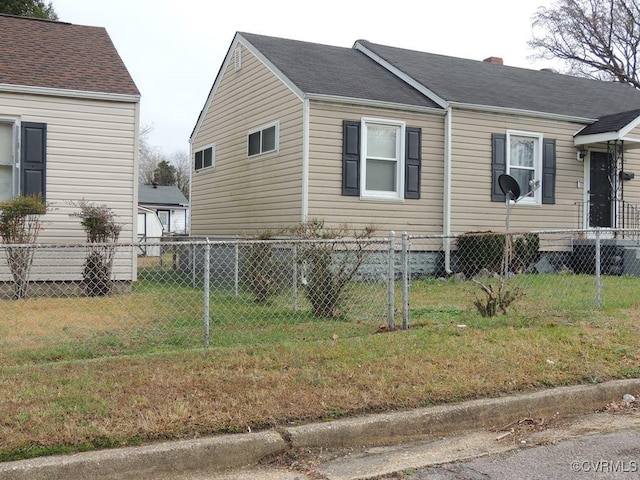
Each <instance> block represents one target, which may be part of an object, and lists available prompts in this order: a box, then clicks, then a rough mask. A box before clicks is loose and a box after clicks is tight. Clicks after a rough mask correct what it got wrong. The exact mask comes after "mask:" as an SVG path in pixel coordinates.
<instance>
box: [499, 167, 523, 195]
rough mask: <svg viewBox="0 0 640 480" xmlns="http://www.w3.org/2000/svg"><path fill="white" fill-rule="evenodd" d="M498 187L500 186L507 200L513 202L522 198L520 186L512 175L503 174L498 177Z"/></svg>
mask: <svg viewBox="0 0 640 480" xmlns="http://www.w3.org/2000/svg"><path fill="white" fill-rule="evenodd" d="M498 185H499V186H500V190H502V193H504V194H505V195H506V196H507V198H510V199H511V200H517V199H518V198H520V185H518V182H517V181H516V179H515V178H513V177H512V176H511V175H509V174H506V173H503V174H502V175H500V176H499V177H498Z"/></svg>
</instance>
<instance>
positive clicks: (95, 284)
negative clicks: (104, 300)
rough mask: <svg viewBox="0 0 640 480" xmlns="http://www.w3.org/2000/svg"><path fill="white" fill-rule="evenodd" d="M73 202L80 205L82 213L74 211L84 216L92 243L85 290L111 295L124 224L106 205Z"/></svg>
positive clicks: (86, 230) (85, 266)
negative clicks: (114, 265) (117, 248)
mask: <svg viewBox="0 0 640 480" xmlns="http://www.w3.org/2000/svg"><path fill="white" fill-rule="evenodd" d="M71 204H72V205H74V206H77V207H78V208H80V212H79V213H73V214H71V215H72V216H74V217H78V218H80V219H81V220H80V224H81V225H82V228H83V229H84V231H85V233H86V235H87V242H89V244H90V246H89V247H88V250H87V257H86V259H85V262H84V267H83V270H82V279H83V283H84V286H85V292H86V294H87V295H88V296H90V297H95V296H104V295H109V293H111V289H112V287H113V282H112V280H111V272H112V270H113V258H114V256H115V242H117V241H118V237H119V236H120V232H121V230H122V225H120V224H118V223H116V221H115V214H114V213H113V212H112V211H111V209H110V208H109V207H107V206H106V205H94V204H92V203H89V202H87V201H86V200H81V201H79V202H77V203H73V202H71Z"/></svg>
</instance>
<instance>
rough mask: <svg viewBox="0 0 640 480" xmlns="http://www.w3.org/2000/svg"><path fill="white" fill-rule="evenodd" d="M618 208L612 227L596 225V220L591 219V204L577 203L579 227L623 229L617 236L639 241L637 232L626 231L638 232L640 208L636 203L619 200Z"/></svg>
mask: <svg viewBox="0 0 640 480" xmlns="http://www.w3.org/2000/svg"><path fill="white" fill-rule="evenodd" d="M616 203H617V208H616V215H614V216H612V218H611V223H612V224H611V225H596V222H594V219H593V218H592V217H591V202H589V201H587V202H575V205H576V206H577V207H578V225H579V228H580V229H584V230H587V229H590V228H595V227H601V228H607V227H610V228H616V229H621V230H620V231H618V233H617V236H619V237H620V238H629V239H632V240H639V239H640V235H639V234H638V232H637V231H634V232H627V231H626V230H628V229H631V230H637V229H638V228H640V207H638V204H636V203H630V202H625V201H624V200H619V201H618V202H616Z"/></svg>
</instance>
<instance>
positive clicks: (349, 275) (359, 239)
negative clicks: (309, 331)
mask: <svg viewBox="0 0 640 480" xmlns="http://www.w3.org/2000/svg"><path fill="white" fill-rule="evenodd" d="M374 231H375V229H374V228H373V227H372V226H368V227H365V228H364V229H363V230H362V231H356V230H353V231H350V230H349V228H348V227H347V226H345V225H343V226H341V227H339V228H325V226H324V221H322V220H318V219H313V220H309V221H308V222H305V223H301V224H299V225H296V226H295V227H293V228H292V229H291V233H292V234H293V235H294V236H295V237H297V238H300V239H303V240H307V242H304V243H302V244H300V247H299V249H298V252H299V255H298V259H299V261H300V262H301V263H302V269H303V271H304V275H305V279H306V285H305V288H304V292H305V296H306V297H307V300H309V303H311V308H312V311H313V315H314V316H316V317H326V318H333V317H335V316H337V315H338V307H339V305H340V303H341V300H342V295H343V292H344V288H345V286H346V285H347V284H348V283H349V282H350V281H351V280H352V279H353V278H354V276H355V275H356V273H357V272H358V269H359V268H360V266H361V265H362V264H363V263H364V261H365V260H366V258H367V257H368V255H369V251H368V250H367V247H368V245H369V243H368V242H367V241H366V240H367V239H369V238H371V236H372V235H373V233H374ZM349 234H350V235H349ZM348 235H349V236H350V237H351V238H352V239H353V240H354V241H353V243H350V244H349V246H348V248H347V247H345V244H344V242H343V241H342V239H345V238H346V237H347V236H348ZM331 240H335V241H331Z"/></svg>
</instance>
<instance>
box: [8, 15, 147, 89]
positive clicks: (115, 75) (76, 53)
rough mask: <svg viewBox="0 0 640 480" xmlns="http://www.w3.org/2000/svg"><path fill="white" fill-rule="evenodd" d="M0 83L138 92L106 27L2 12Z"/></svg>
mask: <svg viewBox="0 0 640 480" xmlns="http://www.w3.org/2000/svg"><path fill="white" fill-rule="evenodd" d="M0 83H4V84H9V85H21V86H31V87H44V88H55V89H63V90H80V91H85V92H99V93H116V94H124V95H134V96H138V95H140V92H139V91H138V88H137V87H136V84H135V83H134V82H133V79H132V78H131V75H129V72H128V71H127V68H126V67H125V65H124V63H123V61H122V59H121V58H120V55H119V54H118V52H117V51H116V48H115V47H114V45H113V43H112V42H111V39H110V38H109V35H108V34H107V31H106V30H105V29H104V28H102V27H88V26H84V25H73V24H70V23H64V22H53V21H49V20H40V19H36V18H28V17H14V16H11V15H2V14H0Z"/></svg>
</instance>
